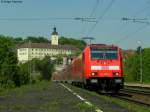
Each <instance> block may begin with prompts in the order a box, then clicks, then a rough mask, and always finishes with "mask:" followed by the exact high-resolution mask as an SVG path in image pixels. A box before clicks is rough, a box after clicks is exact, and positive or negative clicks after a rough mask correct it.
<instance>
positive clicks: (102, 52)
mask: <svg viewBox="0 0 150 112" xmlns="http://www.w3.org/2000/svg"><path fill="white" fill-rule="evenodd" d="M117 58H118V55H117V49H91V59H103V60H105V59H110V60H113V59H117Z"/></svg>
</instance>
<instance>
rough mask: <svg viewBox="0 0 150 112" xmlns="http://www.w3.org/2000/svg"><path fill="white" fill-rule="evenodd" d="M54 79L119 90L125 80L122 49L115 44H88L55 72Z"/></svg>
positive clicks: (100, 88)
mask: <svg viewBox="0 0 150 112" xmlns="http://www.w3.org/2000/svg"><path fill="white" fill-rule="evenodd" d="M53 80H57V81H65V82H70V83H72V84H82V85H84V86H86V87H90V88H96V89H99V90H105V91H112V90H113V91H115V92H117V91H119V90H120V89H121V88H123V82H124V80H123V64H122V52H121V49H120V48H119V47H117V46H114V45H105V44H91V45H88V46H87V47H86V48H85V49H84V50H83V52H82V53H81V54H80V55H79V56H78V57H77V58H75V59H73V61H72V63H71V64H70V65H68V66H66V67H65V68H64V69H63V70H62V71H60V72H59V73H57V74H55V75H54V76H53Z"/></svg>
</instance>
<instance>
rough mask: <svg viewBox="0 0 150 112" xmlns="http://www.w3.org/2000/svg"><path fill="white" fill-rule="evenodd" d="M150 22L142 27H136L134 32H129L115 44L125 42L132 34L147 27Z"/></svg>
mask: <svg viewBox="0 0 150 112" xmlns="http://www.w3.org/2000/svg"><path fill="white" fill-rule="evenodd" d="M148 26H149V24H145V25H143V26H141V27H139V28H138V29H136V30H135V31H134V32H132V33H129V34H127V35H126V36H124V37H122V38H121V39H119V40H118V41H117V42H116V43H115V44H119V43H121V42H124V40H126V39H128V38H129V37H130V36H132V35H134V34H135V33H137V32H140V31H142V30H143V29H145V28H146V27H148Z"/></svg>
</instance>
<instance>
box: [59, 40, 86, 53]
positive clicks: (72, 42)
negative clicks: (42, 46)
mask: <svg viewBox="0 0 150 112" xmlns="http://www.w3.org/2000/svg"><path fill="white" fill-rule="evenodd" d="M59 44H60V45H74V46H76V47H77V48H79V49H80V50H83V49H84V47H85V46H86V43H85V42H84V41H83V40H78V39H73V38H66V37H60V38H59Z"/></svg>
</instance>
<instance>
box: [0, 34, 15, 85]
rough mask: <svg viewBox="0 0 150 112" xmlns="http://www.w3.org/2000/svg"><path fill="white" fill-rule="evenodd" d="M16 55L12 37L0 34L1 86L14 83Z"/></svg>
mask: <svg viewBox="0 0 150 112" xmlns="http://www.w3.org/2000/svg"><path fill="white" fill-rule="evenodd" d="M17 69H18V68H17V56H16V52H15V47H14V44H13V42H12V39H11V38H9V37H5V36H2V35H1V36H0V84H1V86H3V87H9V86H13V85H15V81H14V77H15V75H16V74H17Z"/></svg>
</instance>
